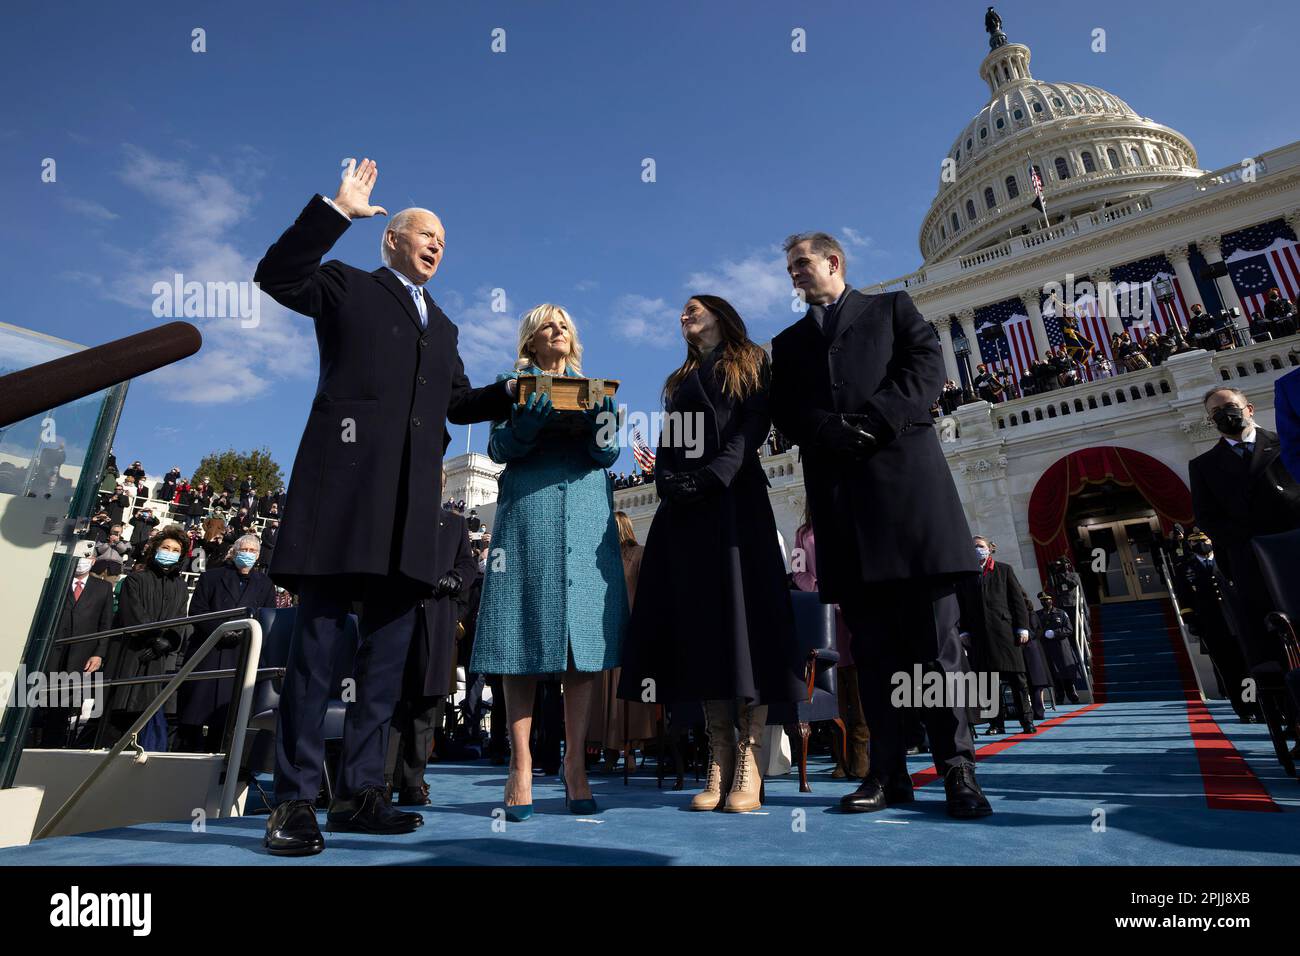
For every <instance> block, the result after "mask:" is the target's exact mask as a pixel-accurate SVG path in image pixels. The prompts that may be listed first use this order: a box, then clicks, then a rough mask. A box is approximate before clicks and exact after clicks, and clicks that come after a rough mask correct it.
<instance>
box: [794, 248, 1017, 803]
mask: <svg viewBox="0 0 1300 956" xmlns="http://www.w3.org/2000/svg"><path fill="white" fill-rule="evenodd" d="M785 249H786V266H787V271H788V272H789V274H790V278H791V281H792V283H793V284H794V288H795V290H796V291H797V292H799V293H801V294H802V296H803V298H804V300H805V301H806V302H808V303H809V309H808V312H807V313H806V314H805V315H804V317H803V318H802V319H800V320H799V321H798V322H796V323H794V324H793V325H792V326H790V327H789V328H787V329H786V330H785V331H783V332H781V333H780V334H779V335H778V336H777V337H776V338H775V339H774V340H773V342H772V401H771V408H772V420H773V422H774V423H775V425H776V427H777V428H778V429H779V430H780V432H781V434H783V435H785V436H786V437H787V438H788V439H790V440H791V441H792V442H794V443H796V444H798V445H799V446H800V451H801V453H802V456H803V466H804V485H805V487H806V489H807V493H808V505H809V509H810V511H811V516H812V524H813V531H814V535H815V539H816V542H817V574H818V584H819V587H820V593H821V599H822V600H823V601H825V602H828V603H838V604H839V605H840V607H841V609H842V611H843V613H844V619H845V622H846V623H847V624H848V627H849V630H850V632H851V633H852V640H853V643H852V649H853V658H854V660H855V661H856V662H857V666H858V681H859V685H860V688H861V696H862V706H863V710H864V712H865V716H866V721H867V726H868V727H870V729H871V773H870V774H869V775H868V777H867V779H865V780H864V781H863V782H862V786H861V787H860V788H859V789H858V790H857V791H856V792H855V793H853V794H849V795H847V796H846V797H845V798H844V800H843V801H841V803H842V806H843V808H844V809H846V810H850V811H855V812H867V811H872V810H881V809H884V808H885V807H886V806H887V805H889V804H890V803H900V802H907V801H909V800H911V799H912V785H911V779H910V777H909V776H908V773H907V747H906V741H905V738H904V718H905V709H904V708H895V707H893V706H892V704H891V702H890V696H891V691H892V689H893V687H892V683H891V676H892V675H894V674H896V673H898V672H900V671H901V672H910V671H911V670H912V668H913V665H914V664H919V665H921V667H922V668H923V670H926V671H933V672H936V673H940V674H945V675H946V674H950V673H951V674H959V673H964V672H965V670H966V665H965V663H964V655H963V653H962V647H961V642H960V640H959V638H958V631H957V615H958V609H957V597H956V594H955V593H954V588H955V585H956V582H957V581H958V580H959V579H961V578H963V577H967V576H970V575H972V574H973V573H974V569H975V559H974V556H973V555H972V554H971V547H970V531H969V528H968V527H967V524H966V515H965V513H964V512H963V510H962V506H961V501H960V500H959V499H958V497H957V489H956V486H955V485H954V484H953V480H952V474H951V472H950V471H949V468H948V462H947V460H946V459H945V458H944V455H943V450H942V448H941V447H940V445H939V439H938V437H937V436H936V435H935V431H934V424H933V421H932V419H931V418H930V411H929V410H930V406H931V405H932V404H933V403H934V400H935V399H936V398H937V397H938V395H939V391H940V389H941V388H942V387H943V381H944V364H943V356H942V353H941V352H940V349H939V340H938V338H936V337H935V334H934V330H933V329H932V328H931V327H930V326H929V324H928V323H926V321H925V320H924V319H923V318H922V317H921V314H920V312H918V311H917V309H916V306H915V305H913V304H912V300H911V298H910V297H909V296H908V295H907V293H906V292H890V293H885V294H881V295H864V294H863V293H861V292H858V291H856V290H854V289H851V288H849V287H848V286H846V285H845V281H844V262H845V259H844V250H843V248H842V247H841V246H840V244H839V243H838V242H837V241H836V240H835V239H834V238H833V237H832V236H829V235H827V234H825V233H805V234H801V235H796V236H791V237H790V238H789V239H787V240H786V243H785ZM913 716H914V717H917V718H919V719H920V720H921V721H922V722H923V723H924V724H925V728H926V731H927V733H928V736H929V739H930V747H931V751H932V753H933V756H934V762H935V766H936V767H937V768H938V770H939V772H940V773H941V774H943V776H944V788H945V791H946V794H947V798H948V811H949V812H950V813H951V814H952V815H954V816H956V817H962V818H966V817H976V816H985V815H987V814H988V813H990V812H992V811H991V808H990V807H989V804H988V801H987V800H986V799H985V797H984V794H983V793H982V792H981V791H980V789H979V784H978V783H977V782H976V780H975V764H974V745H973V743H972V740H971V733H970V725H969V722H968V720H967V716H966V710H965V706H964V705H963V704H962V702H958V701H955V700H945V701H944V706H942V707H922V708H917V709H916V710H915V711H914V713H913Z"/></svg>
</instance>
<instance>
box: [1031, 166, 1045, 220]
mask: <svg viewBox="0 0 1300 956" xmlns="http://www.w3.org/2000/svg"><path fill="white" fill-rule="evenodd" d="M1029 182H1030V183H1031V184H1032V185H1033V187H1034V201H1033V202H1032V203H1030V205H1031V206H1033V207H1034V208H1035V209H1037V210H1038V211H1039V212H1041V213H1042V214H1043V218H1044V219H1046V218H1047V197H1045V196H1044V195H1043V177H1042V176H1039V175H1038V167H1037V166H1035V165H1034V164H1033V163H1030V164H1029Z"/></svg>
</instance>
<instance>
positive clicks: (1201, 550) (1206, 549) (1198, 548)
mask: <svg viewBox="0 0 1300 956" xmlns="http://www.w3.org/2000/svg"><path fill="white" fill-rule="evenodd" d="M1192 550H1193V551H1195V552H1196V553H1197V554H1209V553H1210V552H1211V551H1213V550H1214V546H1213V545H1211V544H1206V543H1205V542H1204V541H1198V542H1197V543H1196V544H1194V545H1192Z"/></svg>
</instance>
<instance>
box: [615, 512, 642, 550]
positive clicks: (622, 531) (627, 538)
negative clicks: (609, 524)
mask: <svg viewBox="0 0 1300 956" xmlns="http://www.w3.org/2000/svg"><path fill="white" fill-rule="evenodd" d="M614 524H616V525H618V543H619V544H621V545H622V546H623V547H625V548H626V547H630V546H631V545H634V544H636V543H637V540H636V531H635V530H633V528H632V519H631V518H629V517H628V516H627V512H626V511H615V512H614Z"/></svg>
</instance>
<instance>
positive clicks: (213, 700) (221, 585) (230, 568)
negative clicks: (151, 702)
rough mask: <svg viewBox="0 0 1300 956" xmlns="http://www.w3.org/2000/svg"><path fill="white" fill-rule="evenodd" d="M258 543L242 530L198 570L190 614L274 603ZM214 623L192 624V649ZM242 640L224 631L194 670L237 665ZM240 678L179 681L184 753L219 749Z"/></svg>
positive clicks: (179, 705) (262, 606)
mask: <svg viewBox="0 0 1300 956" xmlns="http://www.w3.org/2000/svg"><path fill="white" fill-rule="evenodd" d="M261 548H262V544H261V542H260V541H259V540H258V539H257V536H256V535H252V534H246V535H243V536H242V537H240V538H237V539H236V540H235V543H234V544H233V545H231V547H230V550H229V551H227V552H226V555H225V558H224V560H222V561H221V563H220V564H217V565H216V566H214V567H210V568H208V569H207V570H206V571H204V572H203V573H202V574H200V575H199V580H198V583H197V584H195V585H194V596H193V597H191V598H190V609H189V613H190V614H191V615H195V614H206V613H208V612H209V611H228V610H230V609H231V608H236V607H245V608H249V609H250V610H254V611H256V610H258V609H260V608H273V607H275V585H274V584H272V583H271V579H270V578H268V577H267V576H266V575H265V574H263V573H262V572H261V571H258V570H256V569H255V567H254V565H256V564H257V559H258V554H259V552H260V551H261ZM218 626H219V623H208V624H196V625H194V631H195V633H194V636H193V637H192V638H191V639H190V641H189V647H190V650H191V651H195V650H197V649H198V648H199V646H200V645H201V644H202V643H203V642H204V641H206V640H207V639H208V637H209V636H210V635H211V634H212V632H213V631H215V630H216V629H217V627H218ZM240 641H241V638H240V636H239V635H238V634H234V633H227V634H226V635H225V636H224V637H223V638H222V639H221V640H220V641H219V642H218V643H217V646H216V647H214V648H213V649H212V650H210V651H208V653H207V655H206V656H205V657H204V658H203V660H201V661H200V662H199V664H198V667H197V670H200V671H216V670H223V669H225V668H232V667H237V666H238V665H239V647H240ZM238 679H239V678H238V677H235V678H231V679H229V680H226V679H223V680H200V681H186V682H185V683H184V684H182V685H181V688H180V690H179V691H177V696H178V704H177V723H178V725H179V729H178V743H179V749H180V750H183V751H185V752H186V753H216V752H218V751H219V750H220V748H221V743H222V741H221V737H222V734H223V733H224V732H225V729H226V714H227V711H228V710H229V708H230V698H231V696H232V688H233V687H234V681H235V680H238Z"/></svg>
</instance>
